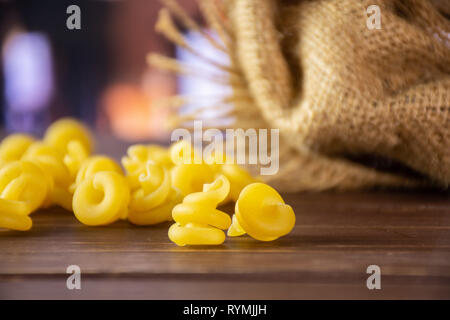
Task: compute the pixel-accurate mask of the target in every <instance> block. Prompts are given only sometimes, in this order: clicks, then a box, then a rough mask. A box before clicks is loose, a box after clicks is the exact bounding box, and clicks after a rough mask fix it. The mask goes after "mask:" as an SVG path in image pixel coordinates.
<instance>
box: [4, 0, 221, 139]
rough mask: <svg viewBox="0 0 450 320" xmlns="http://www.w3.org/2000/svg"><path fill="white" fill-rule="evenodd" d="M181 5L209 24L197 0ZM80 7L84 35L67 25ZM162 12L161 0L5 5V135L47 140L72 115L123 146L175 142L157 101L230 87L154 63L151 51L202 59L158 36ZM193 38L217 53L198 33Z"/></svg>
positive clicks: (42, 0) (33, 0)
mask: <svg viewBox="0 0 450 320" xmlns="http://www.w3.org/2000/svg"><path fill="white" fill-rule="evenodd" d="M180 3H181V4H182V5H183V7H184V8H186V9H187V11H188V12H189V13H190V14H191V16H193V17H194V18H195V19H196V20H197V21H198V22H199V23H202V25H203V22H202V21H201V15H200V12H199V11H198V8H197V5H196V3H195V0H182V1H180ZM73 4H75V5H78V6H79V7H80V9H81V29H80V30H69V29H68V28H67V27H66V20H67V18H68V17H69V16H70V14H68V13H66V10H67V8H68V7H69V6H70V5H73ZM160 8H161V4H160V2H159V1H157V0H109V1H107V0H81V1H75V0H71V1H66V0H53V1H50V0H0V48H1V60H0V87H1V88H2V90H1V91H0V122H1V127H2V128H3V131H6V132H7V133H10V132H17V131H21V132H29V133H33V134H37V135H39V134H41V133H42V132H43V130H44V129H45V128H46V127H47V125H48V124H49V123H50V122H51V121H53V120H55V119H57V118H60V117H63V116H72V117H77V118H79V119H81V120H83V121H84V122H86V123H87V124H89V125H90V126H91V127H93V128H95V129H96V130H97V131H98V132H100V133H104V134H108V135H109V134H111V135H113V136H114V137H116V138H118V139H120V140H123V141H130V142H131V141H133V142H135V141H148V140H151V141H167V140H168V136H169V133H168V132H167V129H166V128H165V120H166V119H167V117H168V111H167V110H165V109H164V108H157V107H155V105H156V101H158V100H159V99H161V98H164V97H168V96H170V95H172V94H174V93H176V92H180V93H190V92H199V90H201V91H200V92H205V91H206V92H209V91H208V90H212V91H214V90H216V91H217V90H219V91H220V90H222V89H224V88H214V87H212V85H211V84H209V83H207V82H201V81H199V80H195V79H185V78H177V77H176V76H174V75H170V74H166V73H161V72H159V71H157V70H154V69H152V68H150V67H149V66H148V65H147V63H146V56H147V54H148V53H149V52H157V53H162V54H165V55H168V56H174V57H175V56H176V57H178V58H179V59H182V60H184V61H189V60H195V57H192V56H190V55H189V54H188V53H187V52H185V51H184V50H182V49H180V48H176V47H174V46H172V45H171V44H170V43H169V42H168V41H167V40H166V39H165V38H164V37H162V36H160V35H159V34H157V33H156V32H155V31H154V25H155V23H156V19H157V16H158V11H159V9H160ZM186 37H187V38H188V39H189V41H191V42H193V44H194V45H195V46H196V47H197V48H199V47H200V48H201V49H200V50H202V51H203V52H208V54H209V55H214V54H215V53H214V52H213V51H211V48H209V46H208V44H207V43H205V41H204V40H203V39H202V38H201V37H198V35H195V34H186ZM203 46H204V48H203ZM202 48H203V49H202ZM219 58H220V57H219ZM222 58H223V59H224V57H222ZM191 62H192V61H191ZM224 90H225V89H224Z"/></svg>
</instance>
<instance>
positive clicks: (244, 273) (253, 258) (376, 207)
mask: <svg viewBox="0 0 450 320" xmlns="http://www.w3.org/2000/svg"><path fill="white" fill-rule="evenodd" d="M285 198H286V202H287V203H289V204H291V205H292V206H293V207H294V209H295V212H296V213H297V225H296V227H295V229H294V230H293V232H292V233H291V234H290V235H288V236H287V237H284V238H282V239H279V240H278V241H275V242H269V243H263V242H257V241H255V240H252V239H251V238H249V237H242V238H234V239H228V240H227V242H226V243H225V244H224V245H222V246H219V247H200V248H179V247H176V246H175V245H173V244H172V243H170V241H169V240H168V238H167V228H168V226H169V225H170V224H163V225H160V226H157V227H135V226H132V225H130V224H129V223H127V222H124V221H121V222H118V223H115V224H113V225H111V226H107V227H100V228H90V227H86V226H83V225H81V224H80V223H78V222H77V221H76V219H75V218H74V217H73V215H72V214H70V213H68V212H65V211H64V210H61V209H59V208H52V209H50V210H45V211H41V212H37V213H35V214H33V220H34V228H33V230H32V231H30V232H27V233H20V232H11V231H0V298H17V297H22V298H55V297H56V298H58V297H59V298H161V299H166V298H167V299H169V298H175V299H190V298H193V299H204V298H209V299H220V298H225V299H230V298H239V299H240V298H243V299H244V298H245V299H249V298H254V299H259V298H261V299H270V298H274V299H298V298H320V297H322V298H450V209H449V208H450V198H449V197H448V195H447V194H440V193H427V192H403V193H402V192H380V193H344V194H331V193H329V194H328V193H321V194H295V195H286V196H285ZM226 210H227V211H229V212H232V206H228V207H227V208H226ZM71 264H76V265H79V266H80V267H81V270H82V277H83V289H82V290H81V291H80V292H71V291H69V290H67V289H66V288H65V281H66V278H67V275H66V274H65V271H66V268H67V266H69V265H71ZM371 264H376V265H379V266H380V267H381V270H382V290H380V291H378V292H376V291H369V290H368V289H367V288H366V279H367V277H368V275H367V274H366V268H367V266H369V265H371Z"/></svg>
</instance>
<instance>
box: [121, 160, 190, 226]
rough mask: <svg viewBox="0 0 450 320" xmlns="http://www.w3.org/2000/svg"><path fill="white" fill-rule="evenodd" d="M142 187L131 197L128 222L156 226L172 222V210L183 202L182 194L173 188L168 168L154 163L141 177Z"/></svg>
mask: <svg viewBox="0 0 450 320" xmlns="http://www.w3.org/2000/svg"><path fill="white" fill-rule="evenodd" d="M139 182H140V185H141V187H140V188H139V189H138V190H136V191H134V192H133V194H132V196H131V201H130V208H129V209H130V210H129V213H128V220H129V221H130V222H131V223H133V224H136V225H154V224H158V223H162V222H165V221H171V220H172V209H173V207H174V206H175V205H177V204H178V203H180V202H181V200H182V197H181V194H180V192H178V191H177V190H174V189H173V188H172V186H171V181H170V173H169V171H168V169H167V168H165V167H164V166H161V165H157V164H155V163H154V162H152V161H149V162H148V163H147V172H146V174H142V175H141V176H140V177H139Z"/></svg>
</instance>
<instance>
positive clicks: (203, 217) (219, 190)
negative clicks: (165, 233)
mask: <svg viewBox="0 0 450 320" xmlns="http://www.w3.org/2000/svg"><path fill="white" fill-rule="evenodd" d="M229 192H230V183H229V182H228V179H227V178H226V177H225V176H223V175H221V176H219V177H218V178H217V179H216V180H215V181H214V182H213V183H211V184H205V185H204V188H203V192H199V193H192V194H190V195H188V196H186V197H185V198H184V200H183V203H181V204H179V205H177V206H176V207H175V208H174V209H173V211H172V217H173V219H174V220H175V222H176V223H175V224H173V225H172V226H171V227H170V229H169V239H170V240H171V241H173V242H174V243H176V244H177V245H179V246H185V245H220V244H222V243H223V242H224V241H225V233H224V232H223V231H222V230H226V229H228V228H229V227H230V225H231V218H230V216H229V215H228V214H226V213H225V212H222V211H220V210H217V209H216V208H217V205H218V204H219V203H220V202H222V201H223V200H224V199H225V198H226V197H227V196H228V193H229Z"/></svg>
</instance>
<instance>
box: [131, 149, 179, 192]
mask: <svg viewBox="0 0 450 320" xmlns="http://www.w3.org/2000/svg"><path fill="white" fill-rule="evenodd" d="M148 161H153V162H154V163H156V164H159V165H162V166H164V167H166V168H171V167H172V166H173V163H172V160H171V159H170V157H169V152H168V150H167V149H165V148H163V147H160V146H155V145H148V146H146V145H134V146H131V147H129V148H128V151H127V156H125V157H123V158H122V165H123V167H124V168H125V171H126V172H127V180H128V182H129V183H130V187H131V189H132V190H136V189H138V188H139V187H140V182H139V177H140V176H141V175H142V174H144V173H145V171H146V166H147V162H148Z"/></svg>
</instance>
